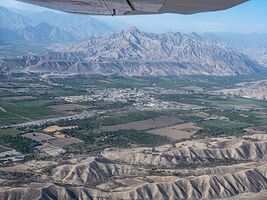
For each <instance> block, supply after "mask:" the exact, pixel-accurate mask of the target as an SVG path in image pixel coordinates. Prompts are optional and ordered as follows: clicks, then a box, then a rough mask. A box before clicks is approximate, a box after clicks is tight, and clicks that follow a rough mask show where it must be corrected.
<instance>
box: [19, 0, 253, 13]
mask: <svg viewBox="0 0 267 200" xmlns="http://www.w3.org/2000/svg"><path fill="white" fill-rule="evenodd" d="M18 1H22V2H25V3H30V4H34V5H39V6H43V7H47V8H51V9H56V10H60V11H64V12H70V13H79V14H88V15H137V14H152V13H154V14H156V13H179V14H194V13H199V12H208V11H217V10H224V9H227V8H231V7H233V6H235V5H238V4H241V3H243V2H246V1H248V0H18Z"/></svg>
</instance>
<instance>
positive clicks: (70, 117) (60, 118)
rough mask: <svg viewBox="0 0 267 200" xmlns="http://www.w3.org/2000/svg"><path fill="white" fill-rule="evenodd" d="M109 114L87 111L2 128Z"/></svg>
mask: <svg viewBox="0 0 267 200" xmlns="http://www.w3.org/2000/svg"><path fill="white" fill-rule="evenodd" d="M106 112H109V111H108V110H107V111H97V110H94V111H90V112H88V111H86V112H82V113H79V114H76V115H70V116H64V117H56V118H49V119H41V120H35V121H29V122H24V123H20V124H13V125H8V126H2V127H0V129H1V128H20V127H26V126H34V125H43V124H46V123H55V122H58V121H61V120H77V119H85V118H89V117H93V116H96V115H100V114H103V113H106Z"/></svg>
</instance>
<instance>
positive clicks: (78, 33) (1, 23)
mask: <svg viewBox="0 0 267 200" xmlns="http://www.w3.org/2000/svg"><path fill="white" fill-rule="evenodd" d="M114 31H115V29H114V28H112V27H111V26H109V25H108V24H105V23H103V22H101V21H99V20H97V19H95V18H93V17H89V16H79V15H71V14H61V13H54V12H41V13H28V14H27V13H24V12H21V13H16V12H13V11H11V10H9V9H6V8H4V7H0V38H1V39H0V43H1V42H2V43H5V44H8V43H9V44H10V43H11V44H14V43H17V42H42V43H65V42H75V41H80V40H83V39H85V38H88V37H91V36H100V35H104V34H108V33H112V32H114Z"/></svg>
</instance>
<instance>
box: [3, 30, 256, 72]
mask: <svg viewBox="0 0 267 200" xmlns="http://www.w3.org/2000/svg"><path fill="white" fill-rule="evenodd" d="M53 50H54V51H57V52H54V53H50V54H48V55H45V56H25V57H19V58H8V59H2V60H0V72H1V73H3V74H8V73H17V72H23V73H27V72H34V73H60V74H103V75H112V74H116V75H121V76H151V75H152V76H160V75H181V74H187V75H217V76H223V75H241V74H242V75H244V74H255V73H257V72H259V70H260V69H261V67H260V66H259V65H258V64H256V63H255V62H254V61H253V60H251V59H249V58H248V57H247V56H245V55H243V54H241V53H238V52H236V51H234V50H233V49H231V48H229V47H227V46H225V45H222V44H220V43H218V42H212V41H210V40H206V39H204V38H202V37H201V36H199V35H197V34H194V33H192V34H181V33H165V34H152V33H144V32H141V31H139V30H138V29H136V28H131V29H127V30H124V31H122V32H120V33H118V34H113V35H110V36H107V37H98V38H91V39H90V40H86V41H84V42H82V43H78V44H77V43H76V44H73V45H61V46H58V47H57V48H55V49H53Z"/></svg>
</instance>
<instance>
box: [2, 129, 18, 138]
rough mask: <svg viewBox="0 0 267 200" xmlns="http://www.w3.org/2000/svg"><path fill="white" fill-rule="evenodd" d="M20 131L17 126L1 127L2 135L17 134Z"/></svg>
mask: <svg viewBox="0 0 267 200" xmlns="http://www.w3.org/2000/svg"><path fill="white" fill-rule="evenodd" d="M18 133H19V131H18V130H17V129H15V128H7V129H0V135H6V136H16V135H17V134H18Z"/></svg>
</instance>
